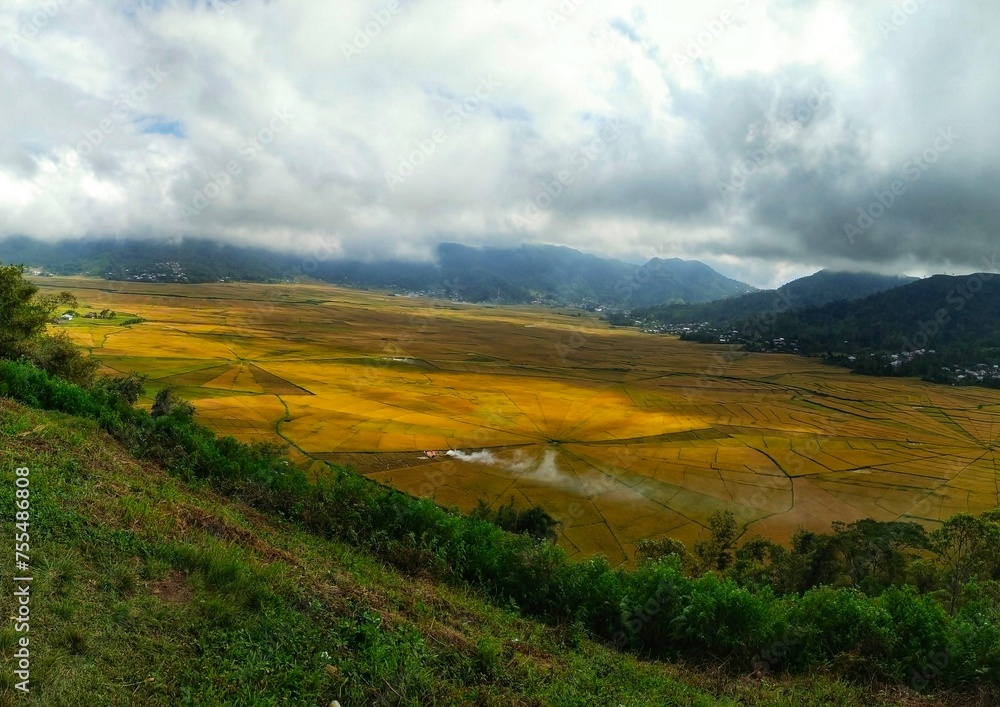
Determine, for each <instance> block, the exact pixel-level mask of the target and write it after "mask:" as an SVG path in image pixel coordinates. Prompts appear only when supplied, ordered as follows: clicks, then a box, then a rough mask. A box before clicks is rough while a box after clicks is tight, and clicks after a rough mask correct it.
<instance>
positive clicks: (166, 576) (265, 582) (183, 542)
mask: <svg viewBox="0 0 1000 707" xmlns="http://www.w3.org/2000/svg"><path fill="white" fill-rule="evenodd" d="M24 466H27V467H29V468H30V470H31V472H30V477H29V478H30V480H31V487H30V491H31V496H30V499H31V521H30V522H31V526H30V532H31V562H32V575H33V577H34V582H33V593H32V600H31V619H32V622H31V631H30V640H31V643H30V647H31V660H32V666H31V682H30V688H31V692H30V694H29V695H27V696H25V695H23V694H22V693H20V692H18V691H17V690H15V688H14V684H15V682H16V679H15V678H14V676H13V675H12V670H13V663H14V656H13V654H14V651H15V650H16V645H15V642H16V639H17V637H18V636H19V635H23V634H15V632H14V630H13V625H12V623H8V624H7V625H5V626H4V627H3V628H2V629H0V704H2V705H7V704H11V705H13V704H18V705H22V704H30V705H131V704H135V705H185V704H191V705H195V704H203V705H223V704H243V705H329V704H331V703H332V701H334V700H337V701H339V703H340V704H341V705H342V706H343V707H354V706H359V705H465V704H478V705H550V704H551V705H592V704H598V705H817V706H818V705H865V706H866V707H874V706H876V705H888V704H911V705H930V704H988V702H987V701H982V700H977V699H976V698H975V697H973V696H970V695H964V696H962V697H961V698H960V699H959V698H956V699H955V700H952V701H949V700H948V699H946V698H940V699H939V700H937V701H929V700H923V699H919V700H918V699H917V698H915V697H912V696H908V693H906V691H905V690H904V689H902V688H900V689H899V690H894V691H892V692H874V691H871V690H867V689H865V688H862V687H858V686H855V685H847V684H843V683H839V682H836V681H835V680H833V679H829V678H826V677H824V676H823V675H812V676H808V677H800V678H796V679H794V680H793V679H790V678H780V677H775V676H764V675H750V676H739V675H734V674H733V673H732V672H728V671H725V670H724V669H722V668H719V669H717V670H712V671H708V670H705V669H698V668H695V667H685V666H683V665H678V664H666V663H661V662H654V661H644V660H642V659H640V658H637V657H634V656H630V655H627V654H622V653H618V652H616V651H614V650H612V649H610V648H607V647H605V646H603V645H601V644H597V643H594V642H592V641H590V640H589V639H587V638H586V637H585V635H584V632H583V631H582V630H580V629H579V628H578V627H577V626H574V625H564V626H549V625H545V624H542V623H539V622H536V621H532V620H528V619H525V618H524V617H523V616H522V615H521V614H518V613H515V612H514V611H512V610H507V609H504V608H499V607H497V606H495V605H493V604H491V603H489V602H487V601H486V600H485V599H484V598H482V597H480V596H478V595H477V594H475V593H473V592H471V591H463V590H460V589H456V588H454V587H447V586H444V585H441V584H437V583H434V582H432V581H430V580H429V579H427V578H425V577H421V576H420V575H419V574H417V575H414V576H410V575H403V574H401V573H399V572H398V571H396V570H394V569H390V568H388V567H387V566H385V565H384V564H382V563H380V562H378V561H376V560H375V559H373V558H372V557H370V556H368V555H366V554H364V553H362V552H360V551H358V550H356V549H354V548H352V547H349V546H346V545H343V544H340V543H338V542H334V541H330V540H325V539H321V538H319V537H317V536H315V535H312V534H310V533H308V532H306V531H304V530H302V529H301V526H300V525H295V524H292V523H290V522H286V521H284V520H283V519H281V518H280V517H277V516H274V515H266V514H262V513H261V512H258V511H257V510H254V509H253V508H251V507H249V506H246V505H244V504H242V503H240V502H237V501H233V500H231V499H229V498H226V497H223V496H220V495H219V494H217V493H216V492H214V491H212V490H210V489H209V488H208V487H207V486H205V485H204V484H200V483H198V482H184V481H181V480H180V479H178V478H176V477H174V476H172V475H170V474H168V473H166V472H165V471H163V470H161V469H160V468H158V467H156V466H154V465H151V464H149V463H145V462H140V461H137V460H136V459H135V458H133V457H132V456H130V455H129V454H128V453H127V452H126V451H125V450H124V449H123V448H122V447H121V446H120V445H119V444H118V443H117V442H116V441H114V439H112V438H111V437H110V436H108V435H107V434H105V433H104V432H102V431H100V429H99V428H98V426H97V424H96V423H95V422H94V421H91V420H85V419H81V418H76V417H71V416H67V415H63V414H60V413H52V412H40V411H36V410H30V409H27V408H24V407H21V406H19V405H17V404H15V403H13V402H11V401H10V400H8V399H4V398H0V478H2V483H0V518H2V519H3V523H2V526H3V533H2V535H3V537H6V538H8V539H9V541H8V543H7V547H6V549H5V550H4V551H3V552H4V554H3V555H2V560H0V562H2V563H3V565H4V566H5V567H10V568H12V567H13V565H12V563H13V549H14V548H13V524H14V517H13V513H14V483H13V482H14V478H15V473H14V472H15V469H16V468H18V467H24ZM13 592H14V586H13V583H12V581H11V579H10V573H9V572H4V573H3V577H2V579H0V611H4V612H7V613H6V614H5V615H8V616H9V615H10V614H11V613H12V612H13V611H14V597H13ZM984 699H985V698H984Z"/></svg>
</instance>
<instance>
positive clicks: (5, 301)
mask: <svg viewBox="0 0 1000 707" xmlns="http://www.w3.org/2000/svg"><path fill="white" fill-rule="evenodd" d="M67 306H70V307H75V306H76V299H75V298H74V297H73V296H72V295H71V294H69V293H68V292H62V293H59V294H57V295H45V296H40V295H39V294H38V288H37V287H36V286H35V285H34V284H32V283H31V282H29V281H28V280H25V279H24V266H22V265H0V359H19V358H25V359H27V360H29V361H31V362H32V363H33V364H35V365H36V366H37V367H39V368H41V369H42V370H44V371H48V372H49V373H51V374H53V375H57V376H60V377H62V378H65V379H66V380H69V381H72V382H74V383H81V384H86V383H89V382H90V381H91V380H92V379H93V377H94V371H96V370H97V366H98V364H97V362H96V361H93V360H91V359H90V358H88V357H87V356H85V355H84V353H83V352H82V351H81V350H80V349H78V348H77V347H76V346H74V345H73V343H72V342H71V341H70V340H69V337H67V336H66V335H65V334H60V335H57V336H46V335H45V326H46V324H47V323H48V321H49V318H50V317H51V316H52V313H53V312H54V311H56V310H57V309H60V308H62V307H67Z"/></svg>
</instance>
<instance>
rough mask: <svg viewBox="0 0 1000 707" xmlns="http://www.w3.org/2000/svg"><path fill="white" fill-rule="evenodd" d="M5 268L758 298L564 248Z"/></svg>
mask: <svg viewBox="0 0 1000 707" xmlns="http://www.w3.org/2000/svg"><path fill="white" fill-rule="evenodd" d="M0 262H9V263H24V264H25V265H31V266H36V267H40V268H43V269H45V270H47V271H48V272H51V273H54V274H58V275H72V274H86V275H94V276H98V277H104V278H106V279H109V280H137V281H145V282H189V283H197V282H217V281H219V280H229V281H246V282H270V281H275V280H281V279H285V278H295V277H302V276H311V277H316V278H319V279H322V280H325V281H327V282H332V283H337V284H343V285H347V286H351V287H362V288H378V289H398V290H403V291H410V292H421V293H423V294H426V295H428V296H435V297H445V298H450V299H459V300H463V301H468V302H500V303H511V304H517V303H527V302H532V301H536V300H542V301H547V302H551V303H553V304H590V305H593V306H600V305H604V306H612V307H637V306H650V305H655V304H662V303H668V302H672V303H697V302H708V301H711V300H716V299H719V298H723V297H735V296H738V295H742V294H745V293H748V292H753V291H754V288H753V287H751V286H750V285H747V284H745V283H742V282H737V281H736V280H732V279H730V278H727V277H725V276H723V275H721V274H719V273H717V272H716V271H715V270H713V269H712V268H710V267H709V266H707V265H705V264H704V263H701V262H698V261H687V260H681V259H679V258H670V259H666V260H661V259H658V258H654V259H653V260H650V261H649V262H647V263H645V264H644V265H634V264H632V263H626V262H624V261H621V260H616V259H614V258H602V257H599V256H596V255H588V254H586V253H581V252H579V251H577V250H573V249H572V248H566V247H561V246H544V245H543V246H538V245H523V246H521V247H519V248H491V247H487V248H472V247H468V246H464V245H459V244H456V243H442V244H440V245H439V246H438V249H437V262H435V263H413V262H403V261H381V262H373V263H366V262H360V261H352V260H338V261H320V262H315V261H306V260H304V259H303V258H302V256H296V255H283V254H277V253H274V252H271V251H267V250H262V249H255V248H242V247H236V246H228V245H219V244H217V243H214V242H210V241H204V240H190V239H188V240H184V241H181V242H178V243H166V242H149V241H136V240H131V241H115V240H89V241H66V242H61V243H55V244H53V243H43V242H39V241H35V240H31V239H27V238H21V237H16V238H8V239H6V240H4V241H2V242H0Z"/></svg>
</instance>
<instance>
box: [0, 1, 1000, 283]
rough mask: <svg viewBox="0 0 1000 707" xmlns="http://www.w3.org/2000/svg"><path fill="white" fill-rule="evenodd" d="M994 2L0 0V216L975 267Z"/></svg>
mask: <svg viewBox="0 0 1000 707" xmlns="http://www.w3.org/2000/svg"><path fill="white" fill-rule="evenodd" d="M998 47H1000V6H997V5H996V0H982V2H974V1H972V0H922V1H918V0H897V2H895V3H890V2H880V1H878V0H863V1H862V0H858V1H857V2H852V1H850V0H846V1H845V0H841V1H838V2H833V1H830V2H811V1H809V0H773V1H770V2H768V1H765V0H729V1H727V2H711V1H706V2H679V1H674V0H670V1H667V2H663V1H662V0H661V1H660V2H652V1H650V2H639V3H631V4H630V3H625V2H599V1H598V0H563V1H562V2H558V1H557V0H550V1H546V0H540V1H538V0H523V1H521V0H518V1H509V2H507V1H492V2H491V1H486V0H455V1H453V2H452V1H449V0H408V1H404V0H394V1H392V2H381V1H376V2H358V1H354V0H335V1H334V0H269V1H264V0H230V1H226V0H218V1H217V2H214V3H211V2H208V3H206V2H203V1H201V0H177V1H175V2H171V1H170V0H165V1H154V0H145V1H142V0H133V1H131V2H125V1H120V0H99V1H93V2H92V1H89V0H4V2H3V3H2V5H0V95H2V96H3V100H2V103H0V136H2V137H0V237H2V236H6V235H11V234H24V235H30V236H36V237H40V238H46V239H64V238H80V237H84V236H94V235H96V236H120V237H143V238H150V237H171V238H176V237H178V236H181V235H192V236H199V237H209V238H215V239H219V240H225V241H229V242H240V243H246V244H255V245H267V246H271V247H279V248H288V249H299V250H303V251H310V252H313V253H317V252H318V253H322V254H323V255H326V256H328V257H336V256H345V257H361V258H368V259H373V258H383V257H390V256H392V257H405V258H418V259H423V258H428V257H430V254H431V252H432V247H433V244H434V243H437V242H440V241H442V240H449V241H458V242H462V243H467V244H470V245H477V244H487V243H489V244H510V245H515V244H519V243H557V244H564V245H568V246H572V247H575V248H578V249H581V250H584V251H588V252H593V253H598V254H605V255H614V256H617V257H622V258H625V259H628V260H633V261H644V260H646V259H648V258H650V257H654V256H656V257H672V256H678V257H683V258H697V259H701V260H704V261H706V262H708V263H709V264H711V265H713V266H715V267H717V268H718V269H720V270H721V271H723V272H725V273H726V274H728V275H731V276H734V277H737V278H739V279H742V280H745V281H747V282H750V283H752V284H755V285H758V286H773V285H777V284H780V283H782V282H785V281H787V280H788V279H791V278H793V277H796V276H799V275H803V274H807V273H808V272H812V271H814V270H816V269H818V268H821V267H836V268H852V269H876V270H881V271H885V272H907V273H910V274H917V275H922V274H927V273H932V272H955V273H960V272H971V271H976V270H984V269H987V267H988V266H987V263H988V262H991V261H993V260H994V259H995V252H994V251H995V249H996V245H995V243H996V242H997V241H1000V239H998V238H997V235H998V224H1000V193H998V192H1000V170H998V159H1000V120H998V117H1000V110H998V109H1000V70H998V68H997V67H998V66H1000V56H998V54H1000V51H998Z"/></svg>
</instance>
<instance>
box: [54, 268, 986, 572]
mask: <svg viewBox="0 0 1000 707" xmlns="http://www.w3.org/2000/svg"><path fill="white" fill-rule="evenodd" d="M39 284H40V285H42V286H44V287H46V288H58V289H69V290H71V291H73V292H74V293H75V294H76V295H77V297H78V298H79V300H80V303H81V307H80V308H79V311H80V312H81V313H83V312H86V311H91V310H100V309H103V308H105V307H110V308H112V309H116V310H118V311H119V312H129V313H130V316H131V315H132V314H133V313H134V316H137V317H142V318H143V319H145V320H146V321H145V322H144V323H140V324H135V325H131V326H119V325H117V324H116V323H114V322H100V321H97V322H95V321H93V320H83V319H77V320H75V321H73V322H71V323H70V324H68V325H66V326H65V327H62V328H64V329H65V330H66V331H67V332H68V333H69V335H70V336H71V337H72V338H73V339H74V340H75V341H77V342H78V343H80V344H81V345H83V346H86V347H87V348H89V349H90V350H91V352H92V353H93V355H94V356H96V357H98V358H99V359H100V360H101V361H102V362H103V365H104V367H105V369H106V370H107V371H109V372H111V371H120V372H127V371H133V370H134V371H139V372H141V373H145V374H147V375H148V376H149V386H148V387H149V394H150V396H152V395H153V394H155V392H156V390H158V389H159V388H161V387H163V386H166V385H172V386H175V387H176V388H178V390H179V392H180V393H181V394H182V395H183V396H185V397H187V398H189V399H190V400H192V401H194V402H195V404H196V407H197V411H198V413H197V414H198V418H199V419H200V421H201V422H203V423H204V424H206V425H208V426H210V427H212V428H214V429H215V430H217V431H218V432H219V433H221V434H232V435H235V436H236V437H239V438H241V439H245V440H251V439H272V440H278V441H282V442H283V443H287V444H288V445H290V449H291V452H292V454H293V455H294V456H296V457H298V458H299V459H301V460H302V461H305V462H311V463H312V464H313V467H314V469H315V470H316V471H317V472H320V473H321V472H322V471H323V469H325V466H324V465H323V464H322V462H337V463H342V464H350V465H352V466H354V468H356V469H357V470H359V471H361V472H362V473H365V474H366V475H368V476H370V477H371V478H373V479H375V480H377V481H379V482H382V483H385V484H391V485H392V486H395V487H397V488H400V489H402V490H405V491H408V492H410V493H414V494H417V495H422V496H433V497H434V498H436V499H437V500H438V501H439V502H440V503H442V504H445V505H455V506H458V507H460V508H462V509H465V510H468V509H470V508H472V507H473V506H474V505H475V504H476V501H477V500H478V499H485V500H486V501H487V502H489V503H491V504H500V503H506V502H507V500H508V499H509V498H511V497H513V498H515V499H516V500H517V502H518V503H521V504H525V505H527V504H539V505H542V506H543V507H545V508H546V510H548V511H549V512H550V513H552V514H553V515H554V516H556V517H557V518H558V519H559V520H560V521H561V522H562V526H561V529H560V542H561V544H562V545H563V546H564V547H565V548H566V550H567V551H568V552H569V553H571V554H573V555H577V556H581V557H583V556H588V555H593V554H596V553H600V554H603V555H605V556H607V557H608V558H609V560H610V561H611V562H612V563H623V562H628V561H630V560H631V559H632V558H633V556H634V548H635V544H636V542H638V541H639V540H641V539H643V538H651V537H660V536H664V535H669V536H672V537H676V538H678V539H681V540H683V541H686V542H691V541H693V540H694V539H696V538H697V537H698V536H699V534H702V533H704V527H705V525H706V523H707V519H708V517H709V516H710V515H711V514H712V513H713V512H714V511H717V510H731V511H733V512H734V513H735V514H736V516H737V518H738V519H739V522H740V523H741V525H742V526H743V527H744V528H745V532H746V537H752V536H754V535H763V536H766V537H769V538H772V539H776V540H779V541H781V540H786V539H787V538H788V537H789V536H790V535H791V534H792V533H794V532H795V530H796V529H798V528H800V527H805V528H809V529H813V530H827V529H829V525H830V523H831V521H834V520H844V521H852V520H856V519H860V518H864V517H871V518H876V519H879V520H892V519H897V518H902V519H907V520H911V519H912V520H918V521H921V522H924V523H926V524H928V525H933V524H934V523H935V522H936V521H938V520H940V519H943V518H946V517H948V516H951V515H953V514H955V513H957V512H960V511H968V512H973V513H976V512H980V511H983V510H985V509H988V508H994V507H996V506H997V505H998V502H1000V499H998V473H997V459H996V456H995V455H996V449H995V448H996V444H997V440H998V437H1000V426H998V425H997V422H998V421H1000V392H997V391H991V390H987V389H982V388H953V387H943V386H937V385H931V384H925V383H921V382H917V381H914V380H899V379H885V378H863V377H858V376H854V375H851V374H849V373H848V372H847V371H846V370H843V369H838V368H830V367H826V366H823V365H822V364H820V363H818V362H817V361H814V360H811V359H803V358H797V357H792V356H785V355H766V354H744V353H733V352H730V351H729V349H728V348H726V347H712V346H703V345H697V344H691V343H687V342H681V341H678V340H675V339H671V338H668V337H661V336H654V335H646V334H641V333H638V332H635V331H631V330H623V329H612V328H609V327H607V326H606V325H604V324H603V323H601V322H599V321H597V320H596V319H594V318H593V317H591V316H589V315H583V316H580V315H579V314H578V313H573V312H568V311H566V312H563V311H557V310H552V309H545V308H527V307H486V306H472V305H458V304H451V303H447V302H436V301H431V300H422V299H415V298H406V297H394V296H389V295H381V294H375V293H368V292H358V291H353V290H346V289H341V288H335V287H331V286H327V285H312V284H295V285H292V284H290V285H243V284H218V285H142V284H136V283H107V282H104V281H99V280H89V279H79V278H78V279H56V278H45V279H43V280H40V281H39ZM147 402H148V400H147ZM427 450H435V451H439V452H442V453H441V454H440V455H439V456H438V457H436V458H435V459H433V460H431V459H428V458H426V457H425V456H424V454H423V452H424V451H427ZM449 450H450V455H449V454H446V453H445V452H448V451H449Z"/></svg>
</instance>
